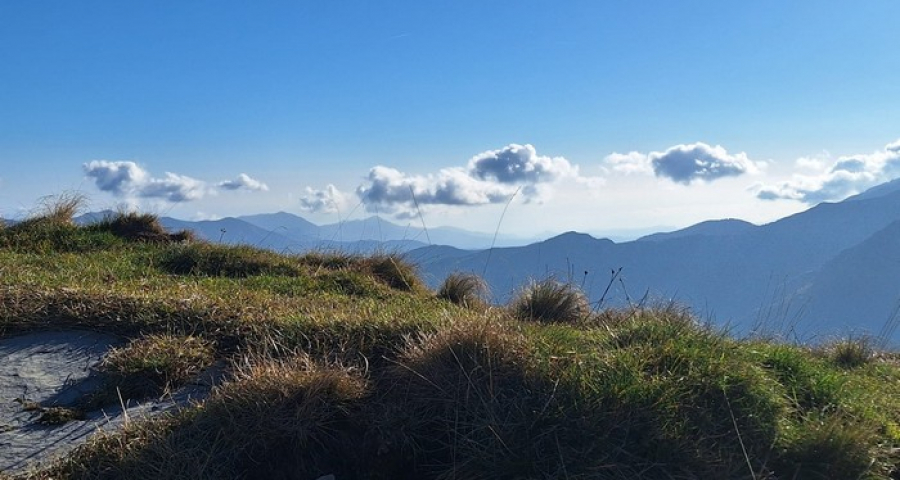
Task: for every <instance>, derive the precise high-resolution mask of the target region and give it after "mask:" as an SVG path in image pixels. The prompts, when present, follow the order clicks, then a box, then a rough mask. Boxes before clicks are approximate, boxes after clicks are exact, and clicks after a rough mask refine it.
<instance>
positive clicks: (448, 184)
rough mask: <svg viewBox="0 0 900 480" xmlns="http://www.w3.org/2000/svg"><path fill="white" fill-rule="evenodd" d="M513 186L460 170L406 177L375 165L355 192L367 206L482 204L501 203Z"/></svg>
mask: <svg viewBox="0 0 900 480" xmlns="http://www.w3.org/2000/svg"><path fill="white" fill-rule="evenodd" d="M515 190H516V187H512V186H509V185H504V184H502V183H498V182H490V181H484V180H479V179H477V178H473V177H472V176H470V175H469V174H468V173H467V172H466V171H464V170H462V169H459V168H445V169H443V170H441V171H440V172H438V174H437V175H428V176H421V175H408V174H405V173H403V172H401V171H399V170H396V169H393V168H389V167H384V166H377V167H375V168H373V169H371V170H370V171H369V176H368V177H367V183H366V184H365V185H362V186H360V187H359V188H358V189H357V190H356V192H357V194H358V195H359V197H360V198H361V199H362V201H363V202H365V203H366V204H367V205H371V204H377V205H384V206H392V205H393V206H396V205H406V206H407V207H410V206H413V205H414V204H415V203H418V204H419V205H485V204H490V203H500V202H503V201H506V199H507V198H508V197H509V195H511V194H512V193H513V192H515Z"/></svg>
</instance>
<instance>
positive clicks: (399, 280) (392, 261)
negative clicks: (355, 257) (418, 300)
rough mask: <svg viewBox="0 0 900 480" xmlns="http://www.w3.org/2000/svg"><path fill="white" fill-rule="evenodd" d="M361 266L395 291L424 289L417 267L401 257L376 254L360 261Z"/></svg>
mask: <svg viewBox="0 0 900 480" xmlns="http://www.w3.org/2000/svg"><path fill="white" fill-rule="evenodd" d="M360 264H361V267H362V268H363V269H364V271H367V272H369V273H371V274H372V275H373V276H374V277H375V278H377V279H378V280H380V281H382V282H384V283H385V284H386V285H387V286H389V287H391V288H393V289H397V290H404V291H418V290H422V289H423V288H424V287H423V284H422V281H421V280H419V276H418V273H417V271H416V266H415V265H413V264H412V263H410V262H409V261H407V260H406V259H405V258H403V256H401V255H398V254H387V253H376V254H374V255H372V256H370V257H365V258H363V259H362V260H360Z"/></svg>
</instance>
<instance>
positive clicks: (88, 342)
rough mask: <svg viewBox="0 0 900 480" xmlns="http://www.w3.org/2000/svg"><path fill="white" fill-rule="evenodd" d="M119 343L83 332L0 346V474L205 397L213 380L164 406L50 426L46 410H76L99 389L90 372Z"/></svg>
mask: <svg viewBox="0 0 900 480" xmlns="http://www.w3.org/2000/svg"><path fill="white" fill-rule="evenodd" d="M121 343H123V340H122V339H120V338H117V337H114V336H111V335H106V334H101V333H97V332H90V331H83V330H68V331H41V332H32V333H28V334H24V335H19V336H14V337H8V338H0V359H2V360H0V472H4V473H16V472H21V471H23V470H25V469H28V468H29V467H34V466H37V465H38V464H42V463H45V462H47V461H50V460H52V459H54V458H57V457H59V456H60V455H63V454H65V453H66V452H68V451H70V450H71V449H73V448H75V447H76V446H78V445H80V444H82V443H84V442H85V441H86V440H87V439H88V437H90V436H91V435H92V434H94V433H96V432H98V431H108V430H112V429H115V428H117V427H119V426H121V425H122V424H123V423H125V422H128V421H133V420H135V419H138V418H143V417H146V416H151V415H156V414H159V413H161V412H165V411H167V410H169V409H172V408H177V407H179V406H182V405H186V404H188V403H189V402H190V401H192V400H197V399H200V398H203V397H205V396H206V395H207V394H208V393H209V391H210V389H211V387H212V384H213V383H214V377H215V375H213V374H211V372H207V374H206V375H201V377H199V378H198V379H196V381H194V382H192V383H191V384H189V385H187V386H185V387H183V388H182V389H180V390H178V391H177V392H174V393H173V394H170V395H166V396H164V397H163V398H158V399H152V400H150V401H146V402H142V403H134V402H130V403H129V404H127V405H124V407H125V408H123V405H115V406H107V407H104V408H102V409H100V410H96V411H90V412H84V413H83V418H82V419H77V420H71V421H65V422H61V423H57V422H55V421H52V420H53V413H54V412H65V411H66V410H53V409H56V408H60V407H62V408H68V407H73V406H75V405H76V404H77V403H78V402H79V400H80V399H83V398H85V396H88V395H90V394H91V393H92V392H94V391H96V390H97V389H98V388H100V386H101V379H100V375H99V372H98V370H97V366H98V365H99V363H100V361H101V359H102V358H103V355H104V354H105V353H106V352H107V351H109V349H110V348H112V347H114V346H116V345H120V344H121Z"/></svg>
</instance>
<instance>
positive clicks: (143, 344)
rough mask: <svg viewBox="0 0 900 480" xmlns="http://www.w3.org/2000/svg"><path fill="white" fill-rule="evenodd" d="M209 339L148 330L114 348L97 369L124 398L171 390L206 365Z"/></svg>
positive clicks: (211, 357)
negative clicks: (150, 332)
mask: <svg viewBox="0 0 900 480" xmlns="http://www.w3.org/2000/svg"><path fill="white" fill-rule="evenodd" d="M214 358H215V350H214V348H213V345H212V342H210V341H209V340H206V339H204V338H201V337H196V336H193V335H171V334H150V335H146V336H143V337H140V338H137V339H135V340H133V341H131V342H130V343H129V344H128V345H125V346H124V347H119V348H113V349H112V350H111V351H110V352H109V353H107V355H106V357H104V359H103V362H102V363H101V364H100V369H101V371H102V372H104V373H105V374H106V376H107V377H108V383H109V385H108V388H110V389H113V388H114V389H115V391H116V392H117V394H118V395H120V396H122V397H124V398H125V399H126V400H127V399H142V398H146V397H151V396H156V395H159V394H161V393H163V392H165V391H171V390H174V389H176V388H178V387H180V386H181V385H183V384H184V383H185V382H187V381H188V380H189V379H191V378H192V377H194V376H195V375H197V374H198V373H200V371H201V370H203V369H204V368H206V367H209V366H210V365H211V364H212V363H213V360H214Z"/></svg>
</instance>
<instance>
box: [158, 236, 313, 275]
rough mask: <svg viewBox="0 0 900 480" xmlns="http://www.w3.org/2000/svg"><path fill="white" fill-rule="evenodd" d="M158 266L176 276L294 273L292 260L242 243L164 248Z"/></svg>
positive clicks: (295, 271)
mask: <svg viewBox="0 0 900 480" xmlns="http://www.w3.org/2000/svg"><path fill="white" fill-rule="evenodd" d="M160 267H161V268H162V269H163V270H165V271H167V272H170V273H174V274H179V275H209V276H222V277H234V278H244V277H249V276H253V275H262V274H271V275H290V276H296V275H298V274H299V273H300V270H299V269H298V267H297V266H296V264H295V262H291V261H290V260H289V258H286V257H284V256H281V255H278V254H277V253H274V252H270V251H268V250H263V249H261V248H255V247H250V246H246V245H217V244H212V243H206V242H196V243H190V244H186V245H175V246H173V247H171V248H169V249H168V251H167V252H166V253H165V255H164V256H163V258H162V261H161V262H160Z"/></svg>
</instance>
